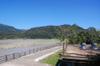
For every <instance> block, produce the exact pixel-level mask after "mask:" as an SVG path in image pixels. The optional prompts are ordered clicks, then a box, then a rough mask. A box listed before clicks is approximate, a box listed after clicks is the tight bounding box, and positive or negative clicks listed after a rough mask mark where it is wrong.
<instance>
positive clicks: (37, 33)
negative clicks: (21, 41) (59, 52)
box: [0, 24, 100, 43]
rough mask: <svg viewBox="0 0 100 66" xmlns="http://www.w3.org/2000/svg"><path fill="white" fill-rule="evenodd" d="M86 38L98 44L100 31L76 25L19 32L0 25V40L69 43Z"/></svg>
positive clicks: (10, 27) (37, 28) (45, 27)
mask: <svg viewBox="0 0 100 66" xmlns="http://www.w3.org/2000/svg"><path fill="white" fill-rule="evenodd" d="M86 37H91V38H92V39H93V40H94V41H96V42H99V40H100V31H96V29H95V28H93V27H90V28H88V29H84V28H82V27H80V26H78V25H76V24H74V25H67V24H64V25H60V26H52V25H51V26H43V27H35V28H31V29H29V30H19V29H16V28H14V27H12V26H8V25H3V24H0V39H8V38H58V39H59V38H68V39H69V41H70V43H78V42H79V41H84V40H85V39H86Z"/></svg>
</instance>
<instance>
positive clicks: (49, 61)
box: [42, 52, 59, 66]
mask: <svg viewBox="0 0 100 66" xmlns="http://www.w3.org/2000/svg"><path fill="white" fill-rule="evenodd" d="M58 59H59V52H57V53H55V54H53V55H51V56H49V57H47V58H46V59H43V60H42V62H43V63H46V64H50V65H51V66H55V64H56V63H57V61H58Z"/></svg>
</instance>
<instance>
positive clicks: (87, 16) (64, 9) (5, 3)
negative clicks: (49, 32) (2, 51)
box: [0, 0, 100, 29]
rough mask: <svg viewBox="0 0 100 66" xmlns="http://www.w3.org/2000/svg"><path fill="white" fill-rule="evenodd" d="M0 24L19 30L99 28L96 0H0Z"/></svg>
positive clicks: (98, 10)
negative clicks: (44, 27) (53, 26)
mask: <svg viewBox="0 0 100 66" xmlns="http://www.w3.org/2000/svg"><path fill="white" fill-rule="evenodd" d="M0 23H3V24H7V25H11V26H14V27H16V28H20V29H29V28H31V27H38V26H46V25H62V24H77V25H79V26H81V27H84V28H87V27H91V26H93V27H96V28H97V29H100V27H99V25H100V0H0Z"/></svg>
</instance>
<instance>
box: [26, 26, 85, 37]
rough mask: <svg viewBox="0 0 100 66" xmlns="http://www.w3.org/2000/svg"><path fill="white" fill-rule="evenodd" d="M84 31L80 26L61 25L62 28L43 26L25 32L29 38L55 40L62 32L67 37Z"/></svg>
mask: <svg viewBox="0 0 100 66" xmlns="http://www.w3.org/2000/svg"><path fill="white" fill-rule="evenodd" d="M81 30H84V29H83V28H81V27H79V26H78V25H67V24H64V25H60V26H43V27H37V28H31V29H29V30H27V31H26V32H25V36H26V37H27V38H54V37H57V35H58V34H59V33H60V31H62V32H63V33H65V34H66V35H68V34H70V33H71V32H72V31H73V32H79V31H81Z"/></svg>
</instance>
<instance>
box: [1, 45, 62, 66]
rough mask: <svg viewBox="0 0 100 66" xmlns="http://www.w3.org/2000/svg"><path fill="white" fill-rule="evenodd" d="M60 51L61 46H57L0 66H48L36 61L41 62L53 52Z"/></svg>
mask: <svg viewBox="0 0 100 66" xmlns="http://www.w3.org/2000/svg"><path fill="white" fill-rule="evenodd" d="M60 49H61V46H58V47H54V48H51V49H47V50H43V51H39V52H36V53H34V54H31V55H27V56H24V57H21V58H18V59H15V60H12V61H9V62H6V63H2V64H0V66H50V65H48V64H43V63H40V62H37V61H36V60H41V58H42V59H43V58H45V57H47V56H48V55H50V54H52V53H53V52H55V51H59V50H60Z"/></svg>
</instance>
